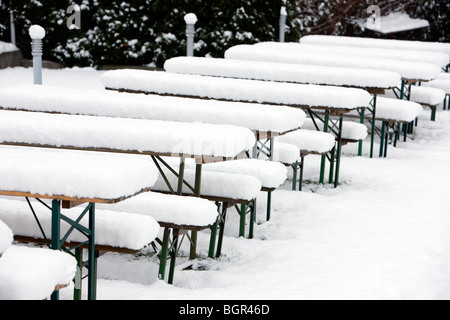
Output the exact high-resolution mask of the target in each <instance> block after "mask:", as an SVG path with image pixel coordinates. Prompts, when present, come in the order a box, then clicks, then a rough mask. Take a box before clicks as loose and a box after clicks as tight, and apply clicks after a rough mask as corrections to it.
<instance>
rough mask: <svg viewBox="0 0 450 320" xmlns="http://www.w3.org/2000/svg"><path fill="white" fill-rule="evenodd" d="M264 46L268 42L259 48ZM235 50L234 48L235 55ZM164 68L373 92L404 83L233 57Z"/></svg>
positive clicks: (387, 76)
mask: <svg viewBox="0 0 450 320" xmlns="http://www.w3.org/2000/svg"><path fill="white" fill-rule="evenodd" d="M262 44H268V43H260V44H258V45H262ZM273 45H274V46H275V47H278V46H279V48H281V49H282V48H283V47H284V46H288V43H273ZM255 46H256V45H255ZM232 50H233V49H230V51H231V52H232ZM231 57H232V56H231ZM164 68H165V70H166V71H167V72H172V73H183V74H197V75H204V76H214V77H226V78H237V79H250V80H265V81H276V82H290V83H298V84H314V85H329V86H338V87H352V88H360V89H365V90H367V91H369V92H380V91H381V92H384V90H386V89H390V88H393V87H396V86H397V85H398V83H399V82H400V80H401V78H400V75H399V74H397V73H395V72H392V71H382V70H371V71H370V72H369V71H368V72H361V71H360V70H357V69H354V68H344V67H333V66H322V65H308V64H302V65H296V64H292V63H283V62H282V61H281V62H273V61H270V60H268V61H256V60H249V59H245V60H240V59H232V58H230V56H228V58H227V59H217V58H216V59H214V58H200V57H176V58H171V59H169V60H167V61H166V62H165V63H164Z"/></svg>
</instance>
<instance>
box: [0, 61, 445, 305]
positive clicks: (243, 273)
mask: <svg viewBox="0 0 450 320" xmlns="http://www.w3.org/2000/svg"><path fill="white" fill-rule="evenodd" d="M101 74H102V72H98V71H95V70H93V69H64V70H44V73H43V82H44V85H46V84H48V85H55V86H71V87H78V88H89V89H99V90H102V89H103V86H102V84H101V82H100V75H101ZM32 82H33V75H32V69H24V68H14V69H5V70H0V86H6V85H12V84H31V83H32ZM0 99H1V97H0ZM439 109H440V110H439V112H438V114H437V121H436V122H435V123H433V122H430V121H429V120H428V119H429V118H430V117H429V110H426V111H425V112H424V114H423V115H422V116H421V119H420V121H419V126H418V127H417V128H416V129H415V132H414V134H413V135H411V136H410V137H409V139H408V141H407V142H406V143H404V142H401V143H399V146H398V147H397V148H393V147H390V148H389V150H388V158H374V159H369V158H368V156H367V154H368V147H369V143H368V142H366V143H365V150H364V156H363V157H362V158H360V157H356V156H355V154H356V150H357V146H356V145H348V146H346V147H345V148H344V150H343V152H344V158H343V160H342V169H341V181H342V185H340V186H339V187H338V188H337V189H334V188H332V187H331V186H328V185H326V186H319V185H318V184H317V181H318V174H319V163H320V157H317V156H308V157H307V158H306V164H305V166H306V168H305V170H306V172H305V180H306V184H305V188H304V189H305V190H304V191H303V192H298V191H297V192H294V191H290V190H289V189H290V184H291V182H290V181H288V182H286V183H285V185H284V186H283V187H282V188H281V189H282V190H278V191H276V192H274V194H273V203H272V205H273V210H272V219H271V221H269V222H264V217H265V203H266V201H265V200H266V199H265V194H264V193H261V196H260V198H259V199H258V218H257V219H258V223H259V224H258V225H257V226H256V228H255V229H256V230H255V239H253V240H248V239H243V238H238V237H237V234H238V216H237V214H235V213H234V212H233V211H232V210H231V209H230V211H229V214H228V220H227V229H226V232H225V233H226V237H225V240H224V246H223V250H222V252H223V255H222V257H221V258H220V259H218V260H211V259H208V258H207V250H208V241H209V234H208V232H206V231H204V232H201V233H200V234H199V242H198V248H199V254H200V258H199V259H198V260H196V261H195V262H189V261H188V260H187V256H188V247H187V241H184V242H183V245H182V248H181V249H182V257H180V258H179V259H178V266H177V270H176V273H175V281H174V285H168V284H167V283H165V282H163V281H160V280H158V279H157V268H158V264H157V258H156V257H155V256H154V255H153V254H152V251H151V250H148V251H144V252H143V253H142V254H141V255H139V256H130V255H118V254H108V255H106V256H103V257H101V258H100V259H99V281H98V296H97V298H98V299H124V300H125V299H165V300H171V299H204V300H216V299H217V300H218V299H220V300H222V299H225V300H239V299H246V300H248V299H275V300H290V299H450V272H449V271H450V232H449V230H450V197H448V191H449V187H450V167H449V164H448V159H449V155H450V137H449V134H450V112H447V111H442V110H441V109H442V108H439ZM368 139H369V138H367V140H366V141H368ZM376 148H377V146H376ZM186 267H189V268H187V269H186V270H183V269H185V268H186ZM61 298H62V299H72V288H67V289H64V290H62V292H61Z"/></svg>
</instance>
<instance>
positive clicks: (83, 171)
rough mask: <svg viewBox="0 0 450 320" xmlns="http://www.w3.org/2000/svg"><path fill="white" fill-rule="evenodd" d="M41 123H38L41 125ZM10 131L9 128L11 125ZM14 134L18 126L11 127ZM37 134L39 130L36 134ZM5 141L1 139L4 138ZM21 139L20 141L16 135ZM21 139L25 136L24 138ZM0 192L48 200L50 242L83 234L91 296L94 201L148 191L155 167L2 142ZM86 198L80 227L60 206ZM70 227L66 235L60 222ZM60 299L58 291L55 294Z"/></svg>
mask: <svg viewBox="0 0 450 320" xmlns="http://www.w3.org/2000/svg"><path fill="white" fill-rule="evenodd" d="M39 125H40V124H38V126H39ZM10 130H11V129H10ZM10 133H11V134H12V135H15V134H17V136H16V137H18V136H19V135H20V134H19V131H15V133H14V130H12V132H10ZM35 134H36V135H37V133H35ZM3 141H4V139H3ZM19 141H20V140H19ZM22 141H24V140H22ZM0 154H1V156H0V174H1V176H2V179H1V181H0V195H1V196H9V197H25V198H27V199H28V198H36V199H49V200H51V205H50V206H49V205H47V209H49V210H50V211H51V230H52V232H51V236H50V237H49V243H48V244H49V246H51V248H52V249H54V250H60V249H61V248H62V244H63V243H64V242H65V241H64V239H65V238H66V237H67V236H68V235H69V234H71V233H72V232H73V231H74V230H78V231H80V232H81V233H82V234H83V235H84V241H85V242H86V244H87V245H88V251H89V253H88V257H89V258H88V264H89V267H88V270H89V275H88V278H89V279H88V283H89V286H88V295H89V297H90V298H92V297H93V295H94V287H93V284H94V282H95V264H94V260H95V256H94V254H95V253H94V245H95V203H116V202H119V201H122V200H124V199H126V198H129V197H132V196H134V195H137V194H139V193H142V192H144V191H147V190H149V189H150V188H151V187H152V186H153V185H154V183H155V182H156V179H157V170H156V169H155V168H154V167H153V166H150V165H149V161H148V160H147V159H143V158H141V157H139V158H134V159H130V157H129V156H126V157H125V158H126V159H125V158H124V157H123V156H121V157H119V156H118V155H110V154H97V153H86V152H77V151H66V150H42V149H40V148H24V147H17V146H14V147H13V146H1V147H0ZM63 203H65V205H66V206H67V205H69V206H70V205H71V204H73V203H76V204H79V203H88V205H87V206H86V208H85V209H84V210H83V212H82V213H81V214H79V217H80V218H79V219H81V218H82V217H84V216H85V215H86V216H87V217H88V219H89V220H88V221H89V223H88V225H87V226H86V227H81V226H80V225H79V223H78V222H79V219H77V218H75V219H67V218H66V217H65V216H63V215H62V214H61V207H62V206H63ZM63 221H64V222H67V223H68V224H69V225H70V226H71V228H70V229H69V230H68V232H67V233H65V235H64V234H63V232H62V229H61V224H62V223H63ZM53 298H54V299H57V298H58V292H55V293H54V294H53Z"/></svg>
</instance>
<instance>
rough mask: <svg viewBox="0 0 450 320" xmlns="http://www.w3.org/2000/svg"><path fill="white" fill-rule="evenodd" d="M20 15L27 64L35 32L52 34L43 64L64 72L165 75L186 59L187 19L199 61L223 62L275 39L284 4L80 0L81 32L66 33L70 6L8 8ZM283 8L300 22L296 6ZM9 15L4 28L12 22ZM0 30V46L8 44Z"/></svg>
mask: <svg viewBox="0 0 450 320" xmlns="http://www.w3.org/2000/svg"><path fill="white" fill-rule="evenodd" d="M11 2H12V4H11V6H12V7H13V8H14V10H15V11H16V29H17V30H18V32H17V38H18V41H19V44H18V45H19V47H20V48H21V49H22V50H23V52H24V54H25V56H28V57H29V56H30V53H29V51H30V49H29V47H30V45H29V37H28V35H27V34H26V32H24V29H26V28H28V27H29V26H30V25H31V24H40V25H42V26H43V27H44V28H46V30H47V34H48V37H46V39H45V52H44V58H48V59H52V60H58V61H60V62H62V63H64V64H65V65H69V66H71V65H105V64H121V65H124V64H133V65H143V64H146V65H148V64H150V65H154V66H158V67H161V66H162V65H163V63H164V61H165V60H166V59H168V58H171V57H174V56H179V55H185V52H186V35H185V30H186V24H185V21H184V15H185V14H187V13H189V12H193V13H195V14H196V15H197V17H198V22H197V24H196V26H195V27H196V37H195V54H196V55H199V56H207V55H209V56H213V57H223V53H224V51H225V50H226V49H227V48H229V47H230V46H233V45H236V44H240V43H254V42H258V41H268V40H277V39H278V28H279V27H278V24H279V15H280V8H281V6H283V3H284V2H285V1H283V0H276V1H274V0H253V1H250V0H249V1H240V0H221V1H206V0H195V1H192V0H190V1H188V0H127V1H124V0H79V1H74V2H75V3H77V4H79V5H80V9H81V29H80V30H77V29H71V30H69V29H68V28H67V25H66V21H67V19H68V18H69V17H70V16H71V13H66V9H67V7H68V6H69V5H70V4H71V2H70V1H65V0H63V1H61V0H58V1H56V0H48V1H45V5H43V3H44V1H42V2H40V1H38V0H33V1H23V0H18V1H17V0H15V1H11ZM286 2H287V3H286V4H285V6H287V8H288V12H290V14H295V2H296V1H295V0H288V1H286ZM7 16H8V14H7V12H6V10H5V9H3V10H2V13H1V17H2V19H0V21H9V19H8V18H7ZM3 24H4V25H3V26H0V37H1V38H0V39H6V38H9V29H8V26H5V24H6V23H3ZM288 25H289V27H288V29H287V34H286V39H287V40H291V41H294V40H297V39H298V38H299V37H300V34H299V32H298V30H299V28H298V26H299V24H298V21H297V20H296V19H293V18H291V17H289V18H288Z"/></svg>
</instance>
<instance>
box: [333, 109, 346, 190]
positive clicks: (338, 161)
mask: <svg viewBox="0 0 450 320" xmlns="http://www.w3.org/2000/svg"><path fill="white" fill-rule="evenodd" d="M343 126H344V117H342V116H341V118H340V119H339V137H338V143H337V152H336V175H335V178H334V187H335V188H337V187H338V185H339V175H340V171H341V157H342V129H343Z"/></svg>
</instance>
